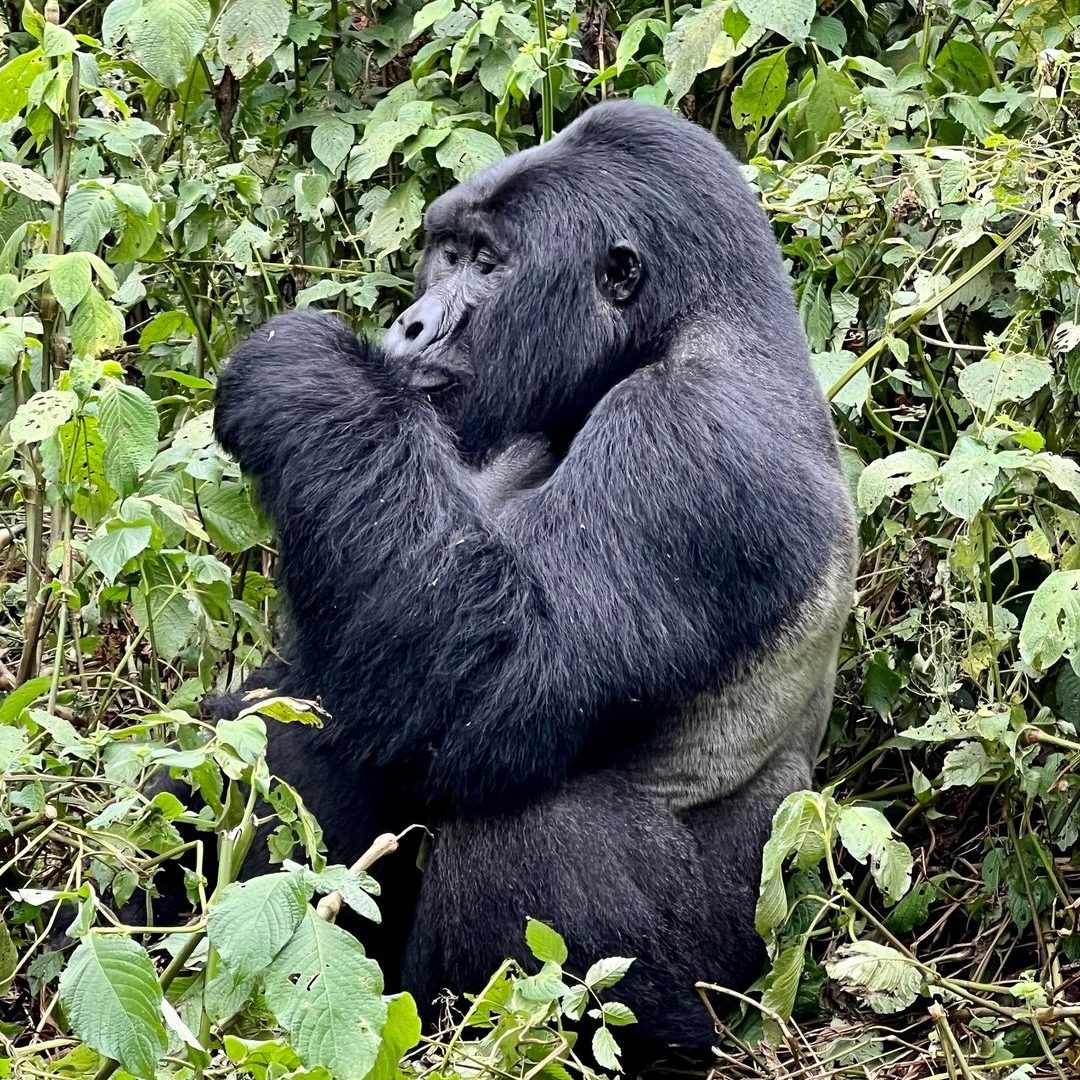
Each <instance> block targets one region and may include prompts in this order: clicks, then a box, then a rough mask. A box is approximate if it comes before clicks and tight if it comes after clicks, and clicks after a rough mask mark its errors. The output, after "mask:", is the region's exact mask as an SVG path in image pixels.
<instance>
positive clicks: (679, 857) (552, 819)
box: [404, 760, 806, 1049]
mask: <svg viewBox="0 0 1080 1080" xmlns="http://www.w3.org/2000/svg"><path fill="white" fill-rule="evenodd" d="M805 774H806V765H805V763H804V762H801V761H800V762H795V761H794V760H792V761H791V762H788V761H782V762H778V763H777V764H776V765H775V766H770V767H769V768H768V769H766V770H763V771H762V773H761V774H759V776H758V777H757V778H755V779H754V780H753V781H751V782H750V783H749V784H748V785H747V786H746V787H745V788H743V789H741V790H740V791H739V792H737V793H736V794H734V795H732V796H730V797H728V798H725V799H722V800H719V801H718V802H716V803H714V804H712V805H711V806H709V807H705V808H700V809H697V810H695V811H694V812H693V813H692V814H691V815H688V817H687V819H686V820H682V819H680V818H679V817H676V816H675V815H674V814H673V813H672V812H671V811H670V810H669V809H668V808H667V806H666V804H665V803H664V802H663V801H662V800H660V799H657V798H656V797H655V796H652V795H649V794H646V793H644V792H642V791H641V790H640V789H638V788H637V787H635V786H633V785H632V784H631V783H630V782H629V781H628V780H627V779H626V778H625V777H623V776H621V775H619V774H617V773H610V772H609V773H600V774H595V775H591V776H582V777H579V778H576V779H573V780H571V781H570V782H569V783H567V784H566V785H565V786H564V787H563V788H562V789H561V790H560V791H558V792H556V793H554V794H552V795H549V796H547V797H546V798H544V799H542V800H540V801H539V802H537V803H536V804H534V805H531V806H529V807H526V808H525V809H523V810H520V811H517V812H515V813H513V814H511V815H508V816H504V817H502V818H481V819H472V820H460V821H454V822H450V823H448V824H446V825H445V826H444V827H443V828H442V829H441V830H440V832H439V835H438V837H437V840H436V844H435V849H434V852H433V854H432V858H431V860H430V863H429V865H428V867H427V869H426V871H425V874H424V880H423V884H422V887H421V894H420V902H419V906H418V910H417V917H416V923H415V926H414V929H413V933H412V935H411V937H410V939H409V944H408V948H407V950H406V958H405V978H404V982H405V985H406V987H408V988H409V989H411V990H412V991H413V992H414V994H415V995H416V996H417V1000H418V1002H419V1003H420V1005H421V1008H425V1007H427V1006H428V1005H429V1003H430V1001H431V999H432V998H433V997H434V996H435V995H436V994H437V993H438V991H439V990H440V989H442V988H443V987H444V986H449V987H450V988H451V989H453V990H455V991H467V992H475V991H479V990H480V989H481V988H482V987H483V985H484V983H485V980H486V979H487V978H488V977H489V976H490V975H491V973H492V972H493V971H494V970H495V969H496V968H497V967H498V965H499V964H500V963H501V962H502V960H503V959H505V958H506V957H508V956H509V957H517V958H524V957H525V956H526V955H527V951H526V949H525V943H524V929H525V919H526V917H527V916H530V915H531V916H533V917H535V918H538V919H541V920H542V921H544V922H547V923H549V924H550V925H552V926H553V927H554V928H555V929H557V930H558V931H559V932H560V933H562V934H563V935H564V937H565V938H566V940H567V944H568V945H569V949H570V957H569V960H568V967H569V969H570V970H571V971H574V972H576V973H578V974H583V973H584V971H585V970H586V968H587V967H588V965H589V964H591V963H592V962H593V961H595V960H598V959H600V958H602V957H607V956H612V955H623V956H633V957H635V962H634V964H633V966H632V967H631V968H630V972H629V974H628V975H627V976H626V978H625V979H624V980H623V981H622V982H621V983H619V985H618V986H617V988H615V989H614V990H613V991H612V995H613V997H615V998H616V999H618V1000H620V1001H623V1002H625V1003H626V1004H627V1005H629V1006H630V1007H631V1008H632V1009H633V1010H634V1012H635V1014H636V1015H637V1018H638V1024H637V1026H636V1027H635V1028H630V1029H627V1032H626V1035H628V1036H630V1038H631V1039H632V1040H633V1041H634V1042H636V1043H639V1044H643V1045H646V1046H649V1047H651V1048H658V1047H662V1046H665V1045H678V1046H681V1047H689V1048H697V1049H705V1048H707V1047H708V1046H710V1045H711V1043H712V1041H713V1027H712V1024H711V1021H710V1019H709V1016H708V1013H707V1011H706V1010H705V1008H704V1006H703V1005H702V1002H701V1000H700V998H699V996H698V994H697V991H696V989H695V983H696V982H698V981H699V980H704V981H708V982H717V983H720V984H722V985H729V986H738V987H743V986H745V985H746V984H748V983H749V982H750V981H752V979H753V978H754V977H755V975H756V974H757V972H758V970H759V968H760V966H761V963H762V961H763V959H764V947H763V945H762V942H761V941H760V939H759V938H758V937H757V934H756V933H755V931H754V923H753V914H754V905H755V902H756V899H757V893H758V884H759V880H760V873H761V870H760V867H761V847H762V845H763V844H764V841H765V839H766V837H767V835H768V831H769V825H770V822H771V819H772V815H773V813H774V811H775V809H776V806H777V805H778V804H779V802H780V801H781V799H782V798H783V796H784V795H785V794H787V792H788V791H790V790H793V789H794V788H797V787H799V786H802V785H803V784H804V783H805ZM621 1034H622V1033H621ZM624 1041H628V1040H627V1039H626V1038H625V1036H624Z"/></svg>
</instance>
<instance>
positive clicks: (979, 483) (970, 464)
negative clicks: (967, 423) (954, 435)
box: [938, 435, 1000, 521]
mask: <svg viewBox="0 0 1080 1080" xmlns="http://www.w3.org/2000/svg"><path fill="white" fill-rule="evenodd" d="M999 471H1000V465H999V462H998V460H997V456H996V454H995V453H994V451H993V450H990V449H988V448H987V447H985V446H983V444H982V443H980V442H976V440H974V439H972V438H969V437H968V436H966V435H961V436H960V437H959V438H958V439H957V440H956V445H955V446H954V447H953V451H952V454H950V455H949V460H948V461H946V462H945V464H944V465H943V466H942V467H941V484H940V486H939V487H938V497H939V498H940V499H941V505H942V506H943V507H945V509H946V510H948V511H949V513H950V514H954V515H955V516H956V517H958V518H962V519H963V520H964V521H971V519H972V518H974V517H975V515H976V514H977V513H978V512H979V511H980V510H981V509H982V508H983V506H984V505H985V504H986V500H987V499H989V498H990V496H991V495H993V493H994V487H995V485H996V483H997V478H998V472H999Z"/></svg>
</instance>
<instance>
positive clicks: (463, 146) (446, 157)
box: [435, 127, 506, 180]
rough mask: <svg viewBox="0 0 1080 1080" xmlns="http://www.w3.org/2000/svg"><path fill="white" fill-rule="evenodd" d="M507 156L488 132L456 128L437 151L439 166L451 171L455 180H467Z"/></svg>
mask: <svg viewBox="0 0 1080 1080" xmlns="http://www.w3.org/2000/svg"><path fill="white" fill-rule="evenodd" d="M505 156H506V155H505V154H504V153H503V148H502V147H501V146H500V145H499V141H498V140H497V139H495V138H493V137H492V136H491V135H489V134H488V133H487V132H486V131H477V130H476V129H475V128H466V127H457V128H454V130H453V131H451V132H450V134H449V135H448V136H447V137H446V139H445V140H444V141H443V142H441V143H440V144H439V148H438V150H436V151H435V157H436V158H437V159H438V162H439V164H440V165H441V166H442V167H443V168H444V169H449V170H450V171H451V172H452V173H453V174H454V179H455V180H467V179H468V178H469V177H470V176H472V175H473V173H477V172H479V171H480V170H481V169H485V168H487V166H488V165H492V164H494V163H495V162H496V161H501V160H502V159H503V158H504V157H505Z"/></svg>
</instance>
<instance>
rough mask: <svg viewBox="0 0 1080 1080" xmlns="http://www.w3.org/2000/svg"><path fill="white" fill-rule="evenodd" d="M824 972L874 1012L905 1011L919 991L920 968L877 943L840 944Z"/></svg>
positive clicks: (899, 954) (895, 951)
mask: <svg viewBox="0 0 1080 1080" xmlns="http://www.w3.org/2000/svg"><path fill="white" fill-rule="evenodd" d="M825 969H826V970H827V971H828V973H829V976H830V978H833V979H835V980H836V981H837V982H838V983H840V984H841V985H842V986H844V987H845V988H846V989H848V990H850V991H851V992H852V993H854V994H855V996H856V997H858V998H859V1000H861V1001H862V1002H863V1003H864V1004H866V1005H869V1006H870V1008H871V1009H873V1010H874V1012H876V1013H896V1012H900V1011H901V1010H902V1009H906V1008H907V1007H908V1006H909V1005H912V1004H914V1002H915V999H916V998H917V997H918V996H919V992H920V990H921V989H922V976H921V975H920V974H919V969H918V968H917V967H915V965H914V964H913V963H912V962H911V961H910V960H909V959H908V958H907V957H906V956H905V955H904V954H903V953H902V952H898V951H897V950H896V949H894V948H892V947H890V946H888V945H879V944H878V943H877V942H876V941H853V942H851V943H850V944H848V945H841V946H840V948H839V949H837V951H836V955H835V956H834V957H833V958H832V959H831V960H829V961H827V962H826V964H825Z"/></svg>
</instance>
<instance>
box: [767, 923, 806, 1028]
mask: <svg viewBox="0 0 1080 1080" xmlns="http://www.w3.org/2000/svg"><path fill="white" fill-rule="evenodd" d="M805 964H806V939H805V938H804V937H803V936H802V935H799V936H798V937H796V938H794V939H793V940H791V941H788V942H785V943H784V946H783V948H782V949H781V950H780V952H779V954H778V955H777V957H776V959H775V960H774V961H773V965H772V970H771V971H770V972H769V974H768V976H767V977H766V982H765V992H764V994H762V996H761V1004H762V1006H763V1008H768V1009H772V1010H773V1011H774V1012H776V1013H778V1014H779V1015H780V1017H781V1019H783V1020H789V1019H790V1018H791V1013H792V1010H793V1009H794V1008H795V997H796V995H797V994H798V992H799V980H800V979H801V978H802V973H803V967H804V966H805ZM767 1019H768V1016H767V1014H766V1020H767ZM766 1034H769V1033H768V1031H767V1030H766Z"/></svg>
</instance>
